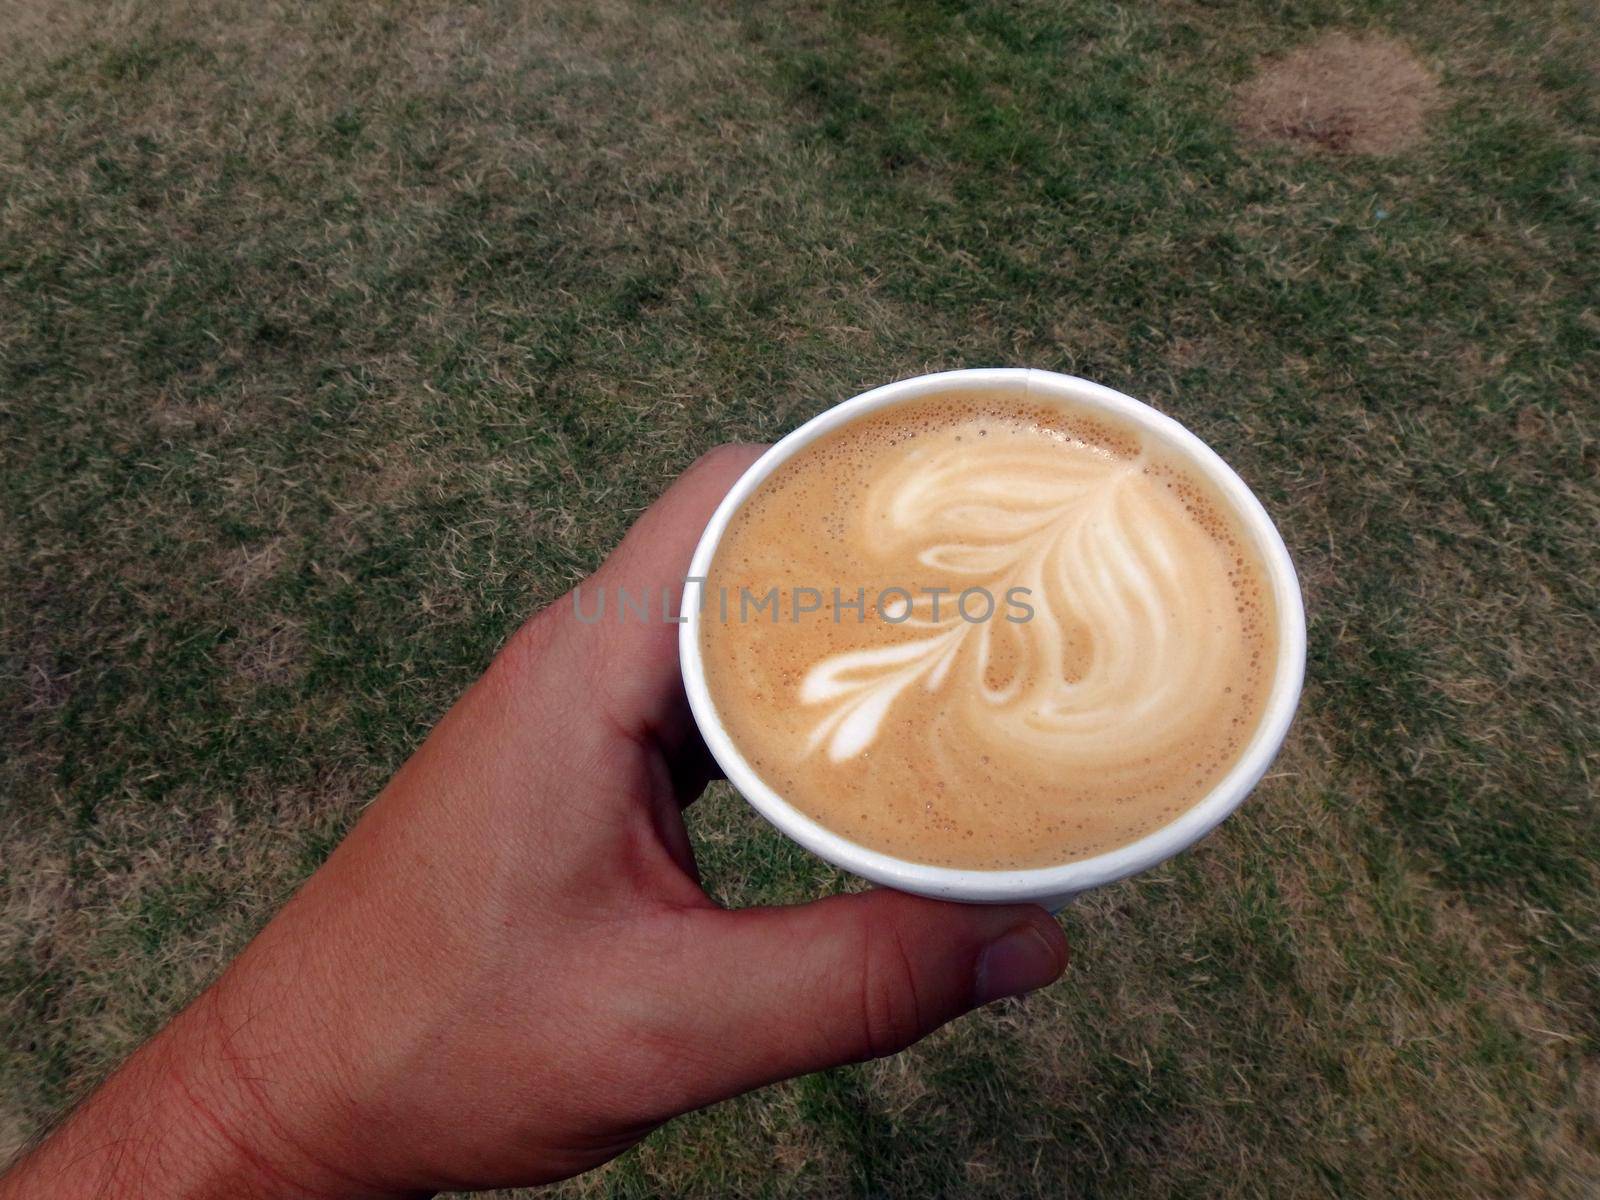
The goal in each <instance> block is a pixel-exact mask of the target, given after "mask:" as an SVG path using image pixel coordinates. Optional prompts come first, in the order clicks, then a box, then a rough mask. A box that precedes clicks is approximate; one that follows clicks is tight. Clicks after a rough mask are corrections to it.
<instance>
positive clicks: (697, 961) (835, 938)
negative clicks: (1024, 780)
mask: <svg viewBox="0 0 1600 1200" xmlns="http://www.w3.org/2000/svg"><path fill="white" fill-rule="evenodd" d="M684 918H685V919H686V920H688V921H690V922H691V923H692V924H696V925H698V926H699V928H697V929H693V930H688V931H686V933H687V934H688V937H687V939H686V943H685V945H686V946H687V947H689V948H690V949H687V950H686V956H687V957H690V958H691V959H692V960H694V961H692V962H690V963H689V964H687V967H688V970H687V971H686V972H685V974H686V976H687V978H686V979H684V980H683V981H681V984H680V985H679V986H681V994H682V995H683V997H684V1002H685V1003H684V1008H685V1010H686V1011H682V1012H680V1013H678V1014H676V1019H677V1022H678V1024H679V1033H680V1036H681V1035H682V1034H683V1033H690V1036H691V1038H692V1040H693V1041H695V1042H698V1043H699V1046H700V1047H701V1048H703V1049H704V1050H705V1053H704V1057H703V1061H705V1062H706V1063H707V1064H708V1066H710V1067H711V1068H712V1070H711V1072H710V1077H709V1079H708V1080H707V1082H708V1083H709V1084H710V1085H711V1088H710V1094H706V1095H704V1096H703V1097H697V1100H698V1102H699V1103H707V1102H709V1101H710V1100H713V1099H718V1098H721V1097H722V1096H727V1095H733V1094H736V1093H737V1092H741V1091H745V1090H747V1089H749V1088H752V1087H758V1086H760V1085H762V1084H764V1083H771V1082H773V1081H775V1080H778V1079H785V1078H788V1077H789V1076H791V1075H799V1074H803V1073H804V1072H807V1071H815V1070H820V1069H821V1068H824V1067H832V1066H838V1065H840V1064H842V1063H848V1062H858V1061H860V1060H862V1059H867V1058H877V1057H881V1056H882V1055H886V1054H893V1053H894V1052H895V1051H897V1050H902V1049H904V1048H905V1047H907V1046H909V1045H910V1044H911V1043H912V1042H915V1041H917V1040H918V1039H919V1038H922V1037H925V1036H926V1035H927V1034H929V1033H932V1032H933V1031H934V1030H935V1029H937V1028H939V1026H941V1025H943V1024H944V1023H945V1022H946V1021H949V1020H951V1019H952V1018H954V1017H957V1016H960V1015H961V1014H962V1013H964V1012H967V1011H968V1010H970V1009H973V1008H976V1007H978V1006H979V1005H981V1004H987V1003H989V1002H990V1001H992V1000H998V999H1000V998H1001V997H1004V996H1014V995H1019V994H1020V993H1022V992H1028V991H1032V990H1033V989H1035V988H1039V987H1043V986H1044V985H1045V984H1047V983H1050V982H1051V981H1052V980H1054V979H1056V978H1057V977H1058V976H1060V974H1061V973H1062V971H1064V970H1065V969H1066V966H1067V958H1068V950H1067V939H1066V937H1065V935H1063V934H1062V932H1061V929H1060V927H1059V926H1058V925H1057V924H1056V922H1055V921H1054V920H1053V919H1052V918H1051V916H1050V915H1049V914H1048V913H1046V912H1045V911H1044V909H1042V908H1039V907H1038V906H1036V905H1031V904H1028V905H1007V906H977V905H962V904H950V903H946V902H943V901H938V900H928V899H924V898H922V897H919V896H909V895H906V894H904V893H901V892H895V891H888V890H883V891H874V892H866V893H862V894H859V895H850V896H833V897H830V898H828V899H826V900H819V901H816V902H814V903H811V904H805V905H800V906H797V907H793V908H767V909H744V910H740V911H734V912H729V911H724V910H720V909H701V910H698V911H692V912H689V913H685V914H684ZM684 1025H688V1026H690V1029H689V1030H685V1029H683V1026H684Z"/></svg>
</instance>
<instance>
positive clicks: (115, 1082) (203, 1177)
mask: <svg viewBox="0 0 1600 1200" xmlns="http://www.w3.org/2000/svg"><path fill="white" fill-rule="evenodd" d="M216 1003H217V996H216V992H215V990H213V991H210V992H207V993H206V994H204V995H203V996H201V998H200V999H199V1000H197V1001H196V1002H195V1004H193V1005H191V1006H190V1007H189V1008H188V1009H186V1010H185V1011H184V1012H183V1013H181V1014H180V1015H179V1016H178V1017H177V1018H176V1019H174V1020H173V1022H172V1023H171V1024H170V1025H168V1026H167V1027H166V1028H165V1029H164V1030H162V1031H161V1033H159V1034H157V1035H156V1037H154V1038H152V1039H151V1040H150V1041H149V1042H148V1043H146V1044H145V1045H144V1046H143V1047H142V1048H140V1050H139V1051H138V1052H137V1053H136V1054H134V1055H133V1056H132V1057H131V1058H130V1059H128V1061H127V1062H126V1063H124V1064H123V1065H122V1066H121V1067H120V1068H119V1069H118V1070H117V1072H116V1073H115V1074H114V1075H112V1076H111V1078H110V1079H108V1080H107V1081H106V1082H105V1083H104V1084H103V1085H102V1086H101V1087H100V1088H98V1089H97V1090H96V1091H95V1092H94V1093H93V1095H91V1096H90V1097H89V1098H88V1100H86V1101H85V1102H84V1103H83V1104H82V1105H81V1106H79V1108H77V1109H76V1110H75V1111H74V1112H73V1113H72V1114H71V1115H70V1116H69V1117H68V1118H67V1119H66V1120H65V1121H64V1122H63V1123H62V1124H61V1125H60V1126H59V1127H58V1128H57V1129H56V1130H55V1131H54V1132H53V1133H52V1134H51V1135H50V1136H49V1137H48V1138H47V1139H46V1140H45V1141H44V1142H42V1143H41V1144H40V1145H39V1146H38V1147H37V1148H36V1149H35V1150H34V1151H33V1152H32V1153H30V1154H28V1155H27V1156H26V1157H24V1158H23V1159H22V1160H21V1161H20V1162H19V1163H18V1164H17V1165H16V1167H15V1168H14V1169H13V1170H12V1171H11V1172H9V1173H8V1174H7V1175H6V1176H5V1178H4V1179H0V1200H12V1198H13V1197H23V1196H27V1197H30V1198H31V1197H40V1198H42V1200H71V1198H76V1197H79V1196H83V1197H90V1196H92V1197H95V1198H96V1200H122V1198H123V1197H127V1198H129V1200H132V1198H134V1197H141V1198H142V1197H149V1196H171V1197H187V1198H193V1200H205V1198H209V1197H217V1198H219V1200H220V1198H222V1197H227V1198H228V1200H280V1198H283V1200H290V1198H292V1200H317V1198H322V1197H339V1198H340V1200H346V1198H348V1200H357V1198H364V1197H387V1196H395V1195H403V1194H405V1193H399V1192H393V1191H388V1190H385V1189H383V1188H380V1187H376V1186H373V1185H372V1184H371V1183H369V1182H368V1181H366V1180H364V1179H362V1178H360V1176H359V1175H358V1174H357V1173H354V1172H352V1171H350V1170H348V1169H347V1167H346V1165H345V1164H341V1163H339V1162H337V1161H336V1160H335V1159H334V1158H333V1157H332V1156H329V1155H325V1154H324V1153H323V1152H322V1151H321V1150H320V1149H319V1148H318V1147H317V1146H316V1145H315V1144H314V1143H313V1140H312V1139H310V1138H307V1137H305V1136H301V1135H297V1134H296V1133H295V1132H293V1124H294V1123H293V1122H290V1121H288V1120H286V1119H285V1117H284V1115H283V1114H282V1113H281V1112H279V1111H275V1109H274V1108H273V1107H271V1106H269V1105H268V1104H267V1103H266V1102H265V1098H264V1096H263V1094H262V1093H261V1090H260V1088H259V1086H258V1080H256V1079H254V1078H253V1077H252V1076H251V1075H250V1073H249V1069H248V1068H247V1067H246V1065H245V1064H246V1062H247V1060H245V1059H241V1058H240V1057H239V1056H238V1055H237V1054H235V1053H234V1052H233V1051H232V1050H231V1049H230V1045H229V1043H230V1038H229V1035H228V1033H227V1030H226V1027H225V1026H224V1025H223V1023H222V1021H221V1020H220V1017H221V1014H220V1013H219V1012H218V1011H217V1009H216V1007H215V1005H216ZM285 1098H286V1097H282V1096H280V1097H279V1100H280V1101H281V1100H283V1099H285ZM308 1108H309V1105H308Z"/></svg>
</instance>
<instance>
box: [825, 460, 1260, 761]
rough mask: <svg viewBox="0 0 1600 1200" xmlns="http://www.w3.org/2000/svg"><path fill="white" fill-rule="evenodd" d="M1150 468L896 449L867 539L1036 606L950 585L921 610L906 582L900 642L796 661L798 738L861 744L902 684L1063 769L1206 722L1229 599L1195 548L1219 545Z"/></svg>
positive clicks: (871, 509) (975, 728) (999, 744)
mask: <svg viewBox="0 0 1600 1200" xmlns="http://www.w3.org/2000/svg"><path fill="white" fill-rule="evenodd" d="M1148 468H1149V464H1148V463H1147V460H1146V459H1145V457H1144V456H1143V455H1138V456H1135V457H1123V456H1120V455H1117V454H1114V453H1111V452H1110V451H1108V450H1106V449H1104V448H1102V447H1098V446H1094V445H1090V444H1086V443H1084V442H1082V441H1076V440H1073V439H1070V438H1068V437H1065V436H1056V437H1036V438H1033V439H1028V440H1017V441H1014V442H1011V443H1010V444H1005V445H991V446H986V447H985V448H984V449H983V451H982V452H981V453H975V452H974V447H973V446H972V445H971V443H970V442H968V443H966V444H963V443H961V442H959V441H950V440H936V441H933V442H931V443H930V442H928V441H922V442H917V443H912V444H911V445H909V446H907V447H905V448H904V452H903V454H902V455H901V457H900V460H899V461H898V462H894V463H891V464H890V465H889V466H888V467H887V469H886V470H885V471H884V472H883V473H882V474H881V475H880V476H879V477H878V479H877V481H876V483H875V485H874V486H873V488H872V489H871V491H870V492H869V493H868V496H867V501H866V504H865V505H864V506H863V511H864V512H865V513H866V514H868V515H867V516H866V518H865V519H866V520H867V521H868V522H869V523H870V525H871V526H872V527H871V528H870V529H869V530H867V536H866V539H865V541H866V542H867V543H868V544H872V545H876V546H880V547H882V548H883V551H884V553H885V555H886V557H893V558H897V559H900V560H901V561H908V560H909V559H910V558H911V557H914V560H915V561H916V562H917V563H919V564H920V565H921V566H922V567H925V568H927V569H928V571H929V573H930V574H931V575H932V576H935V577H936V578H938V579H939V580H940V581H941V582H948V583H950V585H951V586H952V587H953V588H955V589H957V590H959V589H961V588H965V587H969V586H971V587H982V588H984V589H986V590H987V591H988V592H990V593H991V594H994V595H1004V594H1006V593H1007V592H1008V591H1010V589H1013V588H1025V589H1027V592H1028V597H1029V598H1028V603H1029V604H1030V605H1031V607H1032V609H1033V615H1032V617H1031V619H1028V620H1026V621H1022V622H1016V621H1009V620H1006V619H1004V617H1003V616H1001V615H1000V614H998V613H997V614H996V615H995V616H994V617H993V618H992V619H989V620H985V621H980V622H972V621H969V620H966V619H964V618H963V617H962V616H961V614H960V613H959V612H957V611H956V609H955V605H954V604H953V603H952V602H951V600H952V598H951V597H946V598H945V602H944V604H943V606H942V608H941V610H940V611H939V613H938V617H937V619H935V616H934V612H933V609H934V603H935V601H934V598H933V597H930V596H926V595H919V596H917V597H916V598H915V599H914V601H913V603H912V612H911V614H910V616H909V618H907V619H906V620H905V621H904V622H903V623H902V624H900V625H899V626H898V627H897V628H899V629H900V630H902V631H903V632H904V637H903V638H901V639H898V640H893V641H890V642H887V643H885V644H881V645H873V646H870V647H868V648H864V649H856V650H850V651H846V652H842V653H837V654H833V655H830V656H828V657H826V658H823V659H821V660H820V661H818V662H816V663H815V664H814V665H812V666H811V667H810V669H809V670H808V671H807V672H806V673H805V675H804V678H803V679H802V681H801V683H800V688H799V698H800V700H801V702H802V703H803V704H805V705H807V706H811V707H814V708H815V709H816V710H817V712H818V715H817V717H816V719H815V721H814V722H813V723H812V725H811V729H810V736H809V742H808V747H809V749H810V751H811V752H813V753H816V752H822V753H825V754H826V756H827V757H828V758H829V759H830V760H831V761H833V762H835V763H843V762H845V761H848V760H851V759H855V758H857V757H859V756H861V755H863V754H865V753H868V752H869V751H870V750H871V748H872V747H873V745H874V743H875V742H877V740H878V739H879V737H880V735H881V733H882V731H883V729H884V725H885V721H886V719H888V717H889V715H890V713H891V711H892V710H894V708H895V706H896V704H897V702H899V701H901V700H902V698H904V697H906V696H907V695H908V693H909V692H910V691H911V689H914V688H921V689H923V690H924V691H925V692H928V693H931V694H933V696H934V697H935V699H936V700H937V702H938V706H939V707H938V712H939V713H940V716H941V721H950V720H956V721H959V722H960V723H961V725H962V726H963V727H964V729H965V731H966V733H967V734H968V735H969V736H971V735H977V736H978V737H979V738H980V739H981V740H982V741H983V742H986V743H988V744H991V745H993V746H994V747H996V748H997V750H1000V751H1001V752H1006V753H1016V752H1021V753H1023V754H1025V755H1027V756H1028V757H1030V758H1034V759H1037V758H1045V759H1050V760H1055V761H1058V762H1067V763H1071V764H1072V765H1073V766H1074V767H1082V768H1091V769H1092V768H1095V767H1097V766H1100V765H1104V766H1106V767H1117V766H1121V765H1124V764H1127V763H1129V762H1130V761H1138V760H1140V759H1141V758H1143V757H1145V756H1148V755H1155V754H1159V753H1160V752H1162V751H1163V750H1164V749H1167V748H1170V747H1171V746H1173V745H1174V744H1181V743H1182V742H1183V741H1184V739H1185V738H1186V737H1187V736H1189V735H1190V734H1191V733H1193V732H1195V731H1198V730H1200V729H1201V728H1202V727H1204V726H1205V725H1206V723H1207V722H1208V721H1209V720H1211V719H1212V715H1213V710H1214V708H1215V705H1216V701H1217V700H1218V698H1219V697H1218V693H1219V692H1220V690H1221V689H1222V688H1223V686H1224V685H1225V684H1226V682H1227V678H1228V671H1227V669H1226V666H1225V663H1224V662H1223V659H1224V658H1225V657H1226V651H1225V650H1224V649H1223V645H1222V642H1223V639H1222V638H1220V637H1218V636H1216V635H1218V634H1219V633H1220V632H1221V629H1220V627H1219V626H1218V623H1217V622H1218V614H1219V613H1224V612H1226V613H1229V614H1231V613H1232V612H1233V610H1234V608H1235V606H1236V603H1237V602H1236V599H1235V597H1234V595H1233V592H1232V588H1231V586H1230V582H1229V578H1228V575H1227V573H1226V572H1225V571H1222V570H1219V569H1217V567H1216V564H1215V560H1214V557H1213V559H1212V561H1210V562H1205V563H1200V562H1197V561H1195V560H1196V559H1197V557H1198V556H1199V555H1202V554H1206V555H1211V556H1214V555H1215V553H1216V547H1215V545H1214V544H1213V543H1212V542H1211V541H1210V540H1209V539H1206V538H1204V537H1197V536H1196V530H1195V528H1194V518H1193V516H1192V515H1191V514H1190V512H1189V511H1188V510H1187V509H1186V507H1185V505H1184V504H1183V503H1182V502H1181V500H1180V499H1179V498H1178V497H1177V496H1176V495H1174V493H1173V490H1172V488H1171V487H1170V486H1169V484H1168V483H1166V482H1164V481H1163V480H1162V479H1160V478H1159V477H1157V476H1155V475H1153V474H1152V473H1151V471H1150V470H1149V469H1148ZM941 721H930V722H929V726H928V728H929V733H930V738H933V737H934V736H935V735H936V731H937V729H938V726H939V724H940V723H941ZM937 749H938V748H937V746H932V745H930V753H936V752H937Z"/></svg>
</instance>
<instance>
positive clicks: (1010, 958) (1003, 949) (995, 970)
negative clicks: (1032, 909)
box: [977, 924, 1062, 1004]
mask: <svg viewBox="0 0 1600 1200" xmlns="http://www.w3.org/2000/svg"><path fill="white" fill-rule="evenodd" d="M1061 971H1062V964H1061V960H1060V959H1059V958H1058V957H1057V956H1056V949H1055V947H1054V946H1052V945H1051V944H1050V941H1049V939H1047V938H1046V937H1045V935H1044V931H1043V930H1041V929H1040V928H1039V927H1038V926H1037V925H1033V924H1028V925H1018V926H1017V927H1016V928H1015V929H1010V930H1007V931H1006V932H1005V933H1003V934H1002V935H1001V936H1000V937H998V938H996V939H995V940H994V941H992V942H990V943H989V945H988V946H987V947H986V948H985V949H984V951H983V953H982V954H981V955H979V956H978V981H977V996H978V1003H979V1004H989V1003H991V1002H992V1001H995V1000H1000V999H1003V998H1004V997H1006V996H1020V995H1022V993H1024V992H1031V991H1033V990H1034V989H1035V988H1042V987H1043V986H1044V985H1045V984H1047V983H1050V982H1052V981H1053V980H1054V979H1055V978H1056V977H1057V976H1058V975H1060V974H1061Z"/></svg>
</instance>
